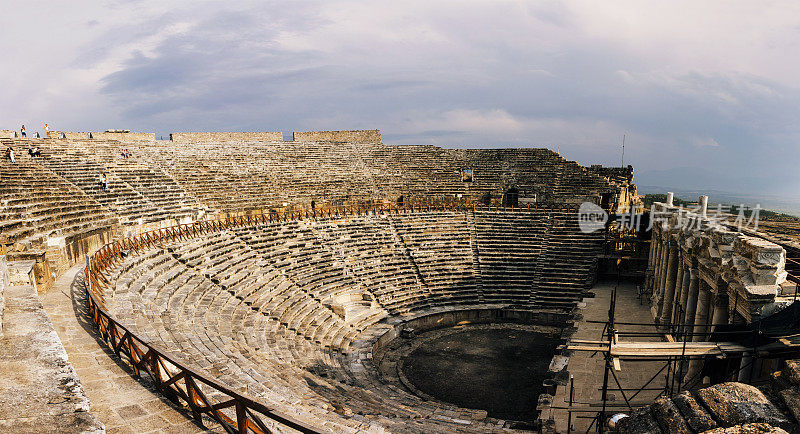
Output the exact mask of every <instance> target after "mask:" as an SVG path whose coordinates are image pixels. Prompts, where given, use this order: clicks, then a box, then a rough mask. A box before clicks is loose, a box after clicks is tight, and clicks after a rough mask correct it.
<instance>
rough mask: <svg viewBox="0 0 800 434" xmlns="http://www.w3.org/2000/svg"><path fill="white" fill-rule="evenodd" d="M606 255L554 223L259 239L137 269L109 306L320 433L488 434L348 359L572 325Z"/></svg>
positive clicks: (481, 215) (192, 243) (417, 217)
mask: <svg viewBox="0 0 800 434" xmlns="http://www.w3.org/2000/svg"><path fill="white" fill-rule="evenodd" d="M599 241H600V239H599V238H598V236H596V235H589V234H584V233H582V232H580V231H579V230H578V226H577V215H576V214H574V213H571V212H557V211H537V212H535V213H528V212H525V213H523V212H513V213H512V212H430V213H409V214H399V215H377V216H361V217H340V218H325V219H306V220H298V221H288V222H281V223H271V224H261V225H256V226H252V227H244V228H236V229H227V230H223V231H220V232H216V233H211V234H206V235H204V236H201V237H198V238H195V239H190V240H184V241H179V242H169V243H166V244H164V245H162V246H159V247H156V248H151V249H148V250H146V251H142V252H138V253H136V254H132V255H129V256H127V257H125V259H124V260H123V261H122V262H121V263H120V264H119V265H117V266H116V267H115V268H114V269H113V270H111V274H110V276H111V285H110V286H109V289H108V290H107V293H105V294H104V297H105V304H106V306H107V308H108V310H109V312H110V313H111V315H112V316H113V317H115V318H116V319H117V320H118V321H120V322H121V323H123V324H124V325H126V326H128V327H130V328H131V330H133V331H134V332H135V333H136V334H138V335H139V336H140V337H142V338H144V339H145V340H147V341H149V342H151V343H153V344H155V345H157V346H159V347H160V348H163V349H165V350H166V351H167V352H168V353H170V354H171V355H172V356H173V357H176V358H177V359H178V360H182V361H184V362H185V363H186V364H187V365H188V366H190V367H192V368H193V369H196V370H197V371H198V372H201V373H204V374H206V375H209V376H211V377H214V378H216V379H218V380H219V381H222V382H223V383H225V384H226V385H228V386H229V387H231V388H232V389H234V390H236V391H238V392H240V393H245V394H247V395H250V396H253V397H254V398H256V399H258V400H261V401H263V402H264V403H265V404H266V405H269V406H271V407H274V408H279V409H281V410H282V411H284V412H285V413H287V414H290V415H293V416H295V417H297V418H300V419H302V420H304V421H306V422H308V423H310V424H312V425H315V426H319V427H325V428H327V429H330V430H332V431H335V432H353V431H358V430H366V429H376V428H385V429H389V430H391V431H397V432H407V431H414V432H424V431H427V432H430V431H432V430H442V429H446V430H454V431H455V430H459V431H469V432H485V431H491V430H496V429H500V428H502V427H503V421H498V420H495V419H491V418H488V417H487V415H486V412H485V411H481V410H471V409H464V408H459V407H456V406H454V405H450V404H446V403H442V402H434V401H426V400H423V399H422V398H419V397H417V396H415V395H413V394H411V393H409V392H407V391H406V390H405V389H404V388H403V387H401V386H399V385H394V384H387V383H385V382H384V381H382V380H381V379H380V378H379V375H378V374H377V373H376V372H377V371H376V370H375V369H372V367H371V365H370V364H371V361H370V360H369V355H368V353H369V352H366V353H358V354H355V351H354V350H353V348H354V347H362V348H363V347H364V343H365V342H367V343H369V342H374V341H375V340H376V339H377V338H378V337H380V336H381V335H382V334H384V333H385V332H386V331H388V330H390V329H391V328H392V326H393V325H394V324H397V323H398V322H402V321H403V320H405V319H410V318H414V317H419V316H423V315H427V314H430V313H435V312H446V311H454V310H463V309H474V308H489V307H499V308H508V309H530V310H534V309H539V310H543V311H546V310H548V309H551V310H552V311H555V312H564V311H565V310H569V309H571V308H572V307H574V306H575V303H576V301H577V300H579V299H580V298H581V297H582V295H583V293H584V291H585V290H586V289H587V287H588V285H589V283H590V279H591V276H592V267H593V266H594V261H595V256H596V253H597V248H598V244H599Z"/></svg>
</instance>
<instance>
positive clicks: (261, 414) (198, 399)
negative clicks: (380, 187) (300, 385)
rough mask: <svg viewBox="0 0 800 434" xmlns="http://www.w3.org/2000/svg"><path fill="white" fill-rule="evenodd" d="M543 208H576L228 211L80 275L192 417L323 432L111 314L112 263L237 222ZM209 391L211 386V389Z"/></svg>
mask: <svg viewBox="0 0 800 434" xmlns="http://www.w3.org/2000/svg"><path fill="white" fill-rule="evenodd" d="M545 209H546V210H549V211H563V212H566V211H575V210H576V208H573V207H562V208H552V207H547V208H542V207H538V208H537V207H524V208H498V207H483V208H482V207H480V206H478V205H476V204H470V205H469V206H456V207H452V206H438V207H437V206H429V205H425V206H411V205H410V206H408V207H386V206H366V207H339V208H327V209H323V210H319V211H301V212H282V213H278V212H268V213H265V214H257V215H250V216H237V217H226V218H220V219H216V220H207V221H199V222H195V223H188V224H181V225H177V226H172V227H168V228H162V229H155V230H152V231H148V232H144V233H142V234H139V235H135V236H131V237H128V238H123V239H121V240H118V241H115V242H113V243H110V244H107V245H105V246H103V247H102V248H100V249H99V250H98V251H97V252H96V253H94V254H93V255H92V256H91V257H88V258H87V264H86V268H85V269H84V276H85V281H86V290H87V293H88V297H87V298H88V300H89V313H90V315H91V318H92V321H93V322H94V323H95V325H96V326H97V328H98V330H99V333H100V337H101V338H102V339H103V341H104V342H105V343H106V344H107V345H108V346H109V347H111V349H112V350H114V352H115V353H116V354H117V356H119V357H123V356H124V357H125V358H127V360H128V362H129V363H130V364H131V366H132V367H133V370H134V372H135V374H136V375H137V376H140V375H141V374H142V373H143V372H144V373H146V374H148V375H149V377H150V378H151V379H152V380H153V382H154V384H155V386H156V388H157V389H159V390H160V391H162V392H163V393H164V394H166V395H167V396H169V397H171V398H173V399H175V398H180V399H181V400H183V401H184V402H185V403H186V404H187V405H188V406H189V408H190V409H191V411H192V413H193V414H194V416H195V418H196V419H198V420H201V418H202V415H206V416H208V417H210V418H211V419H213V420H215V421H216V422H218V423H219V424H220V425H221V426H222V427H223V428H224V429H225V431H226V432H229V433H248V432H251V431H252V432H254V433H268V432H271V430H270V429H269V428H268V427H267V425H266V424H265V423H264V421H263V419H264V418H266V419H269V420H271V421H272V422H273V423H278V424H281V425H284V426H287V427H290V428H293V429H295V430H298V431H300V432H305V433H315V432H324V431H325V430H321V429H320V428H317V427H313V426H311V425H308V424H306V423H305V422H302V421H299V420H296V419H294V418H292V417H291V416H289V415H286V414H283V413H281V412H280V411H278V410H275V409H271V408H269V407H267V406H265V405H263V404H261V403H259V402H257V401H254V400H253V399H251V398H249V397H247V396H244V395H241V394H239V393H236V392H235V391H233V390H231V389H229V388H228V387H227V386H225V385H224V384H222V383H220V382H218V381H216V380H215V379H213V378H211V377H209V376H206V375H203V374H201V373H199V372H197V371H195V370H193V369H191V368H188V367H187V366H185V365H184V364H183V363H182V362H181V361H179V360H177V359H176V358H174V357H172V356H170V355H168V354H167V352H165V351H163V350H162V349H160V348H159V347H158V346H157V345H155V344H153V343H151V342H148V341H146V340H144V339H142V338H141V337H139V336H137V335H136V334H135V333H134V332H133V331H132V330H130V329H128V328H127V327H125V326H124V325H122V324H121V323H120V322H119V321H117V320H116V319H114V318H113V317H112V316H111V315H110V314H109V313H108V311H107V309H106V306H105V290H106V289H107V288H108V287H109V285H112V284H113V282H111V279H110V276H109V271H110V269H111V268H112V267H114V266H116V265H117V264H119V263H120V262H121V261H122V259H123V258H124V257H125V256H127V255H129V254H135V253H138V252H140V251H142V250H144V249H148V248H151V247H153V246H156V245H160V244H161V243H164V242H170V241H180V240H188V239H191V238H195V237H198V236H200V235H203V234H206V233H210V232H218V231H222V230H225V229H230V228H235V227H247V226H253V225H258V224H267V223H274V222H282V221H290V220H297V219H306V218H335V217H344V216H369V215H384V214H409V213H415V212H434V211H462V212H466V211H474V210H489V211H511V212H533V211H535V210H545ZM209 392H213V394H211V393H209Z"/></svg>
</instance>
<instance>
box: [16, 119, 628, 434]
mask: <svg viewBox="0 0 800 434" xmlns="http://www.w3.org/2000/svg"><path fill="white" fill-rule="evenodd" d="M0 141H2V144H3V145H4V146H3V147H4V148H7V147H14V149H15V150H16V153H17V159H16V162H15V163H11V162H9V161H8V160H7V159H6V160H3V161H2V163H0V180H2V182H1V183H0V194H2V201H1V204H2V211H0V241H1V242H2V251H0V254H2V255H5V257H6V259H7V260H8V261H11V262H13V263H14V264H16V265H15V266H14V267H11V268H13V270H12V271H13V272H14V273H16V274H17V275H18V276H17V277H16V278H17V279H19V278H20V277H19V275H22V276H30V278H31V279H32V280H31V283H32V284H34V285H35V286H36V287H37V289H38V291H39V292H43V291H46V290H47V288H48V287H49V286H50V285H52V284H53V281H54V279H55V278H57V277H58V276H60V275H61V274H62V273H64V271H65V270H67V269H69V268H70V267H72V266H73V265H75V264H82V263H86V264H87V265H88V266H87V267H86V272H85V289H86V291H88V293H89V294H90V295H91V297H90V299H89V300H90V301H89V303H90V311H89V314H90V317H91V320H92V321H93V322H94V324H95V326H96V327H98V328H99V331H100V335H101V338H102V339H104V340H105V341H106V342H107V343H108V344H109V345H110V346H111V347H112V348H113V350H114V351H115V352H116V353H117V355H119V356H121V357H122V358H123V360H125V361H127V363H130V364H131V365H132V366H133V369H134V371H135V372H136V374H138V375H141V376H145V375H147V376H149V377H150V378H151V379H152V381H154V382H155V383H156V385H157V386H158V387H159V388H160V390H161V391H162V393H165V394H167V395H169V396H171V397H173V398H175V399H177V400H178V401H179V402H181V403H183V404H184V405H186V406H187V407H188V408H189V409H190V410H191V411H193V412H194V413H195V414H197V415H200V414H205V415H206V416H207V417H210V418H211V419H213V420H214V421H215V422H217V423H219V424H221V425H220V426H221V427H222V429H223V430H228V431H236V432H245V431H247V430H248V429H249V430H252V431H254V432H261V431H264V432H266V431H269V430H276V431H280V432H283V431H287V432H291V431H293V430H299V431H304V432H320V431H328V432H357V431H391V432H442V431H444V432H451V431H452V432H487V431H499V430H513V429H515V428H519V429H521V428H529V429H536V428H540V427H541V426H542V421H541V420H540V421H536V420H535V418H536V414H537V413H536V411H535V409H532V412H531V414H532V415H533V416H532V417H531V418H530V419H529V420H526V421H518V420H503V419H500V418H496V417H492V416H491V415H489V414H488V413H487V411H486V410H479V409H474V408H464V407H459V406H457V405H455V404H449V403H446V402H444V401H441V400H437V399H434V398H431V397H430V396H427V395H425V394H422V393H417V392H418V391H417V390H416V388H415V387H414V386H413V385H411V384H409V383H408V381H407V379H405V378H404V376H403V375H402V374H399V375H398V372H399V371H398V370H396V369H393V367H394V363H396V361H393V360H390V359H389V358H388V357H386V354H385V353H386V351H385V349H386V348H388V347H389V346H390V345H391V343H392V341H393V340H394V339H395V338H398V337H408V336H413V335H414V334H415V333H419V332H422V331H426V330H430V329H436V328H441V327H443V326H456V325H463V324H498V323H515V324H524V325H526V326H530V327H535V328H536V329H537V330H538V331H539V332H541V333H543V334H545V335H548V336H551V337H553V338H554V339H555V340H556V341H558V342H560V343H563V342H564V341H565V339H566V338H567V337H568V336H569V333H570V330H571V326H572V321H574V319H575V317H574V311H575V308H576V306H577V305H578V303H579V302H580V301H581V300H582V299H583V298H584V297H585V296H586V293H587V291H588V289H589V288H590V287H591V285H592V284H593V283H594V279H595V275H596V266H597V257H598V253H599V251H600V248H601V244H602V241H603V240H602V237H603V235H602V232H595V233H585V232H583V231H581V230H580V229H579V225H578V223H579V222H578V212H577V207H578V205H580V204H581V203H583V202H592V203H595V204H597V205H599V206H602V207H603V208H604V209H606V210H608V211H611V212H614V211H616V210H618V209H624V208H626V207H628V206H630V205H631V204H632V202H634V201H635V200H636V199H635V197H636V196H635V187H634V186H633V184H632V183H631V181H632V177H633V169H632V168H625V169H619V168H616V169H612V168H603V167H600V166H592V167H582V166H580V165H578V164H577V163H575V162H572V161H567V160H565V159H564V158H562V157H561V156H560V155H559V154H557V153H555V152H553V151H550V150H547V149H533V148H530V149H477V150H472V149H445V148H440V147H435V146H389V145H385V144H383V143H381V139H380V132H378V131H344V132H312V133H295V137H294V140H292V141H283V139H282V136H281V134H280V133H180V134H173V135H172V137H171V140H168V141H161V140H155V137H154V136H152V135H147V134H131V133H113V132H107V133H67V132H51V135H50V138H46V139H25V140H21V139H19V138H15V137H14V135H13V133H11V132H6V138H3V139H0ZM29 146H37V147H38V148H39V149H40V151H41V156H37V157H30V156H28V155H27V154H26V153H25V152H24V151H25V149H27V148H28V147H29ZM102 174H106V176H107V179H108V186H107V188H103V186H102V185H101V183H100V182H99V177H100V176H101V175H102ZM0 280H2V279H0ZM6 286H7V285H6ZM0 300H2V297H0ZM1 305H2V303H0V306H1ZM0 312H2V308H1V307H0ZM553 350H555V348H553ZM558 360H559V359H558V357H556V358H555V359H554V364H555V365H558V363H557V362H558ZM387 366H388V368H387ZM556 369H558V368H556ZM387 371H390V372H393V374H391V375H387V374H386V372H387ZM552 384H553V383H552V382H551V383H550V386H548V387H550V388H546V389H545V390H546V391H547V393H551V394H552V393H554V392H553V390H552ZM540 410H541V408H540ZM242 427H246V428H247V429H241V428H242Z"/></svg>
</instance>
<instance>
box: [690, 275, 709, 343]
mask: <svg viewBox="0 0 800 434" xmlns="http://www.w3.org/2000/svg"><path fill="white" fill-rule="evenodd" d="M710 301H711V291H709V288H708V284H707V283H706V282H705V281H704V280H702V279H701V280H700V291H699V292H698V295H697V312H696V313H695V317H694V338H693V339H692V340H693V341H694V342H701V341H703V340H705V339H706V333H707V332H708V315H709V311H710V310H711V303H710Z"/></svg>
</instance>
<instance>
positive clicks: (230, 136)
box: [170, 131, 283, 143]
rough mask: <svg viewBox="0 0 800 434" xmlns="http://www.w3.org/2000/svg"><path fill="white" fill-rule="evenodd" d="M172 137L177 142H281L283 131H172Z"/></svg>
mask: <svg viewBox="0 0 800 434" xmlns="http://www.w3.org/2000/svg"><path fill="white" fill-rule="evenodd" d="M170 139H171V140H172V141H173V142H175V143H225V142H247V141H261V142H281V141H283V133H282V132H280V131H276V132H248V133H240V132H225V133H223V132H209V133H172V134H170Z"/></svg>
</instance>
